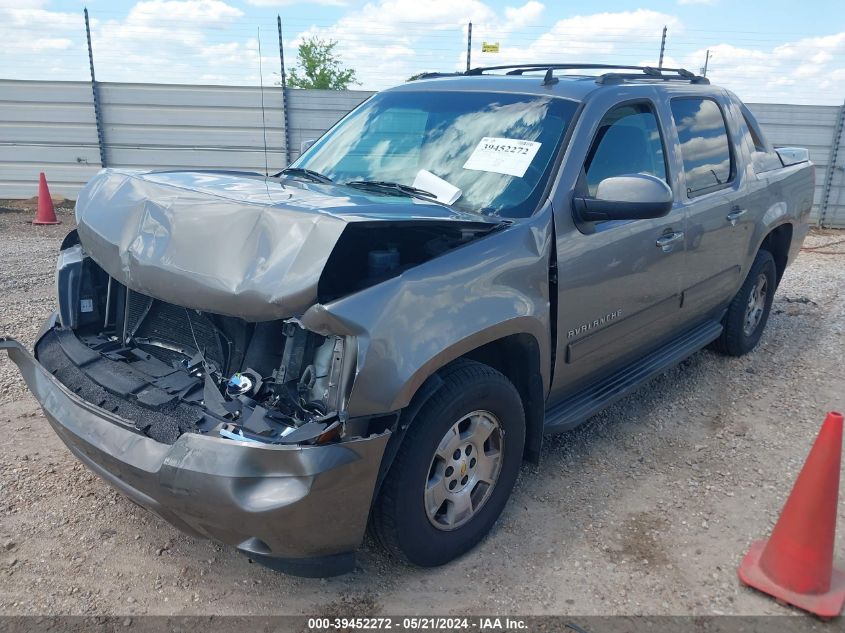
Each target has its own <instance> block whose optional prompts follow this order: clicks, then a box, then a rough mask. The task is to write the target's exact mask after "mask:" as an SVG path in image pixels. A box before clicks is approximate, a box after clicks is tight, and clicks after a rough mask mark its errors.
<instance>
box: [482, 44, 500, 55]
mask: <svg viewBox="0 0 845 633" xmlns="http://www.w3.org/2000/svg"><path fill="white" fill-rule="evenodd" d="M481 52H482V53H498V52H499V43H498V42H482V43H481Z"/></svg>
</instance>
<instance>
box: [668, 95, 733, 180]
mask: <svg viewBox="0 0 845 633" xmlns="http://www.w3.org/2000/svg"><path fill="white" fill-rule="evenodd" d="M671 106H672V118H673V119H674V120H675V127H676V128H677V130H678V140H679V141H680V143H681V156H682V157H683V159H684V176H685V177H686V181H687V195H688V196H695V195H697V194H702V193H707V192H708V191H713V190H715V189H719V188H721V187H722V186H723V185H726V184H727V183H729V182H730V181H731V180H732V179H733V177H734V165H733V157H732V155H731V149H730V141H729V137H728V130H727V126H726V125H725V117H724V116H723V115H722V109H721V108H720V107H719V106H718V104H717V103H716V102H715V101H713V100H712V99H699V98H687V97H683V98H679V99H672V102H671Z"/></svg>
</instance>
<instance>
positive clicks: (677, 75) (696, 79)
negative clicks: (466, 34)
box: [455, 64, 710, 84]
mask: <svg viewBox="0 0 845 633" xmlns="http://www.w3.org/2000/svg"><path fill="white" fill-rule="evenodd" d="M493 70H506V71H507V72H506V73H505V74H506V75H522V74H524V73H526V72H538V71H545V72H546V75H545V77H544V79H543V83H544V84H547V83H548V82H549V81H550V80H551V79H552V76H551V74H550V73H552V72H553V71H555V70H608V71H610V70H614V71H619V70H623V71H625V70H637V71H639V73H618V72H607V73H603V74H602V75H601V76H599V77H598V78H597V79H596V83H599V84H613V83H622V82H623V81H625V80H626V79H662V80H664V81H689V82H690V83H695V84H709V83H710V81H709V80H708V79H707V78H706V77H700V76H698V75H696V74H695V73H692V72H690V71H688V70H687V69H686V68H654V67H653V66H626V65H617V64H506V65H502V66H478V67H476V68H471V69H470V70H468V71H466V72H465V73H455V74H464V75H483V74H484V73H485V72H489V71H493Z"/></svg>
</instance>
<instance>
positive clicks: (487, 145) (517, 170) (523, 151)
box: [464, 136, 542, 178]
mask: <svg viewBox="0 0 845 633" xmlns="http://www.w3.org/2000/svg"><path fill="white" fill-rule="evenodd" d="M540 145H542V143H538V142H537V141H521V140H518V139H513V138H498V137H496V136H485V137H484V138H483V139H481V141H480V142H479V143H478V146H477V147H476V148H475V150H474V151H473V152H472V155H470V157H469V158H468V159H467V162H465V163H464V169H477V170H478V171H492V172H494V173H497V174H507V175H508V176H516V177H518V178H522V177H523V176H524V175H525V171H526V170H527V169H528V166H529V165H530V164H531V161H532V160H534V156H536V155H537V150H539V149H540Z"/></svg>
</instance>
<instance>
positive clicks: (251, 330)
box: [35, 169, 507, 444]
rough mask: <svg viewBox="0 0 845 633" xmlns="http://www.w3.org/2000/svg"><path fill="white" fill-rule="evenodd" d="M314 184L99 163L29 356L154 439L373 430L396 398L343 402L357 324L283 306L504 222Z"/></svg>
mask: <svg viewBox="0 0 845 633" xmlns="http://www.w3.org/2000/svg"><path fill="white" fill-rule="evenodd" d="M312 187H313V189H312ZM325 188H326V187H325V186H324V187H323V188H322V189H320V187H318V186H317V185H308V184H303V183H301V182H297V181H285V182H282V181H271V180H267V179H264V178H260V177H258V176H255V177H254V178H253V177H251V176H249V175H246V176H245V175H243V174H231V173H217V172H149V173H140V172H134V171H130V170H110V169H107V170H103V171H102V172H100V173H99V174H98V175H97V176H96V177H95V178H93V179H92V180H91V181H90V182H89V183H88V185H86V187H85V188H84V189H83V190H82V191H81V192H80V195H79V197H78V200H77V204H76V219H77V227H78V228H77V230H75V231H73V232H71V233H70V234H69V235H68V236H67V237H66V238H65V240H64V242H63V244H62V247H61V252H60V255H59V259H58V262H57V272H56V277H57V279H56V285H57V295H58V298H59V320H58V323H57V327H54V328H52V329H51V330H49V331H48V332H47V334H46V335H45V336H44V337H42V339H41V340H40V341H39V342H38V344H37V345H36V350H35V352H36V356H37V358H38V360H39V361H40V362H41V363H42V365H44V366H45V367H47V369H48V370H50V371H51V372H52V373H53V375H54V376H56V378H57V379H58V380H59V381H61V382H62V383H63V384H64V385H65V386H67V387H68V388H70V389H71V390H73V391H74V392H76V393H77V394H79V395H81V396H82V397H83V398H84V399H85V400H87V401H88V402H90V403H92V404H94V405H95V406H98V407H101V408H103V409H106V410H109V411H112V412H114V413H116V414H118V417H119V418H120V419H122V420H130V421H131V422H132V423H133V424H134V427H135V430H136V431H137V432H140V433H144V434H145V435H147V436H149V437H152V438H154V439H156V440H158V441H161V442H166V443H173V442H175V441H176V439H177V438H178V437H179V436H180V435H182V434H183V433H189V432H194V433H208V434H213V435H216V436H219V437H224V438H229V439H232V440H237V441H244V442H262V443H276V444H302V443H325V442H332V441H337V440H343V439H347V438H355V437H366V436H368V435H371V434H373V433H381V432H383V431H384V430H385V429H387V428H389V426H390V425H391V424H393V423H395V421H396V419H397V413H388V414H386V415H380V416H379V417H374V418H372V419H367V418H365V419H360V418H355V419H349V418H348V416H347V413H346V408H347V407H346V404H347V400H348V398H349V394H350V392H351V389H352V383H353V381H354V378H355V371H356V365H357V358H356V356H357V353H358V341H357V340H356V338H355V337H354V336H352V335H348V333H347V334H344V335H335V334H331V333H330V332H326V331H322V330H321V332H322V333H321V334H318V333H316V332H313V331H310V330H308V329H306V328H305V327H303V325H302V323H301V322H300V321H299V320H298V319H297V318H296V317H297V316H298V315H303V314H305V312H306V311H307V310H308V309H310V308H311V307H312V306H314V305H315V304H317V303H321V304H326V303H330V302H332V301H334V300H336V299H339V298H342V297H345V296H347V295H351V294H354V293H357V292H360V291H362V290H364V289H366V288H368V287H371V286H375V285H377V284H380V283H382V282H385V281H386V280H389V279H391V278H394V277H397V276H399V275H402V274H403V273H404V272H405V271H407V270H409V269H411V268H413V267H416V266H419V265H420V264H423V263H425V262H427V261H429V260H431V259H434V258H437V257H439V256H441V255H442V254H444V253H446V252H449V251H451V250H454V249H456V248H459V247H461V246H462V245H464V244H467V243H469V242H473V241H475V240H477V239H480V238H482V237H484V236H486V235H489V234H490V233H492V232H495V231H497V230H499V229H501V228H502V227H504V226H506V225H507V222H506V221H504V220H500V219H496V218H488V217H485V216H482V215H470V214H467V213H464V212H458V211H456V210H454V209H451V208H449V207H447V206H444V205H441V204H438V203H436V202H431V201H419V200H415V199H409V198H401V197H400V198H395V197H389V196H388V197H385V196H376V197H375V198H374V199H372V198H371V197H367V195H366V194H365V193H361V192H356V193H355V194H353V196H357V197H356V198H355V199H353V198H352V197H350V196H349V195H345V196H338V195H327V193H332V194H334V193H335V192H326V191H324V190H325ZM346 193H347V194H348V192H346Z"/></svg>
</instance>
